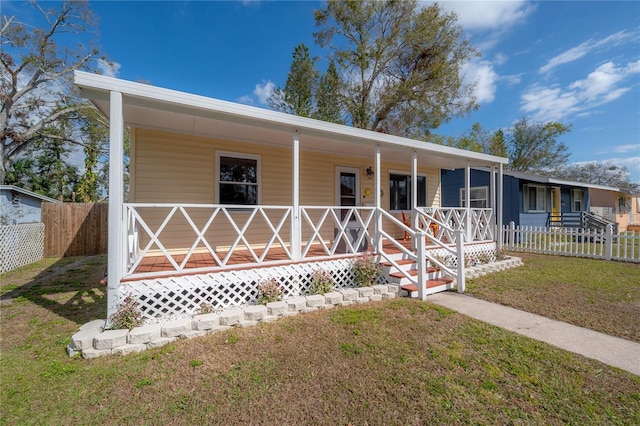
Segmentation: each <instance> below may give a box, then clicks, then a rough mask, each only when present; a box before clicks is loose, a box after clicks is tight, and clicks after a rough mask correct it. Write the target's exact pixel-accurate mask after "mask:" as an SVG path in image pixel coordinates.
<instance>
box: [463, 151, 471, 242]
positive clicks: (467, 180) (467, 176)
mask: <svg viewBox="0 0 640 426" xmlns="http://www.w3.org/2000/svg"><path fill="white" fill-rule="evenodd" d="M470 187H471V166H470V163H469V161H467V166H466V167H465V168H464V205H465V206H466V209H467V212H466V217H467V219H466V220H465V225H464V226H465V228H466V229H465V236H466V239H467V241H468V242H471V241H473V240H472V238H471V191H470V189H469V188H470Z"/></svg>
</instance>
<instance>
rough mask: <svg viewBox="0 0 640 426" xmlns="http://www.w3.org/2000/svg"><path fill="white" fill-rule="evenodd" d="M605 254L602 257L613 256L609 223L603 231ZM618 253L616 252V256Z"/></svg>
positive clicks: (611, 231)
mask: <svg viewBox="0 0 640 426" xmlns="http://www.w3.org/2000/svg"><path fill="white" fill-rule="evenodd" d="M605 244H606V246H605V255H604V258H605V259H606V260H611V258H612V257H613V226H612V225H611V224H608V225H607V228H606V231H605ZM619 255H620V253H618V256H619Z"/></svg>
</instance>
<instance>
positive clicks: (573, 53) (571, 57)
mask: <svg viewBox="0 0 640 426" xmlns="http://www.w3.org/2000/svg"><path fill="white" fill-rule="evenodd" d="M634 38H637V35H634V34H631V33H629V32H627V31H620V32H617V33H615V34H611V35H610V36H608V37H605V38H603V39H601V40H587V41H585V42H584V43H580V44H579V45H578V46H576V47H572V48H571V49H569V50H567V51H566V52H563V53H561V54H559V55H557V56H554V57H553V58H551V59H550V60H549V62H547V63H546V64H545V65H543V66H542V67H540V69H539V70H538V71H539V72H540V73H541V74H545V73H548V72H549V71H551V70H552V69H553V68H555V67H557V66H559V65H562V64H566V63H569V62H573V61H575V60H578V59H580V58H582V57H584V56H586V55H588V54H590V53H592V52H593V51H594V50H596V49H598V48H603V47H607V46H617V45H619V44H621V43H624V42H626V41H629V40H632V39H634Z"/></svg>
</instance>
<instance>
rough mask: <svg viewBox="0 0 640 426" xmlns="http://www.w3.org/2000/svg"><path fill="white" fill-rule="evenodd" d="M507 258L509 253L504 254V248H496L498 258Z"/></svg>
mask: <svg viewBox="0 0 640 426" xmlns="http://www.w3.org/2000/svg"><path fill="white" fill-rule="evenodd" d="M506 258H507V255H506V254H504V250H502V249H496V260H498V261H499V260H505V259H506Z"/></svg>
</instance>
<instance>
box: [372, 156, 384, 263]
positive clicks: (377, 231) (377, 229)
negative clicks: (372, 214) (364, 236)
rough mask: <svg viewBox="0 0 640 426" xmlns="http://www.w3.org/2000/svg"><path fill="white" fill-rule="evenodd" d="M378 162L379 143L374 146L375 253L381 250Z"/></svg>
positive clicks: (380, 203)
mask: <svg viewBox="0 0 640 426" xmlns="http://www.w3.org/2000/svg"><path fill="white" fill-rule="evenodd" d="M380 163H381V154H380V145H377V146H376V158H375V169H376V170H375V179H376V186H375V188H376V191H375V196H374V199H375V202H376V226H375V240H376V248H375V252H376V253H381V252H382V214H380V210H381V209H382V202H381V200H380V197H381V194H380V192H381V191H382V188H381V185H380V184H381V178H380V171H381V168H380Z"/></svg>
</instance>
